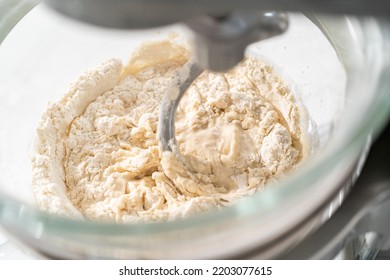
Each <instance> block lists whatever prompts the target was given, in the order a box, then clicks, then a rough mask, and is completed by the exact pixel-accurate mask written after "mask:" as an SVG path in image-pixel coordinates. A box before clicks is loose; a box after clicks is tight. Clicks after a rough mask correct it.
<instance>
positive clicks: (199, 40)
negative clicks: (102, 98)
mask: <svg viewBox="0 0 390 280" xmlns="http://www.w3.org/2000/svg"><path fill="white" fill-rule="evenodd" d="M187 25H188V26H189V27H190V28H191V29H192V30H193V31H194V32H195V39H194V45H195V50H194V52H195V53H194V60H193V61H190V62H188V63H187V64H186V65H184V66H183V68H182V69H181V70H180V72H179V75H178V76H177V77H176V79H175V80H174V81H173V83H172V84H171V86H169V87H168V89H167V90H166V92H165V96H164V98H163V100H162V104H161V107H160V115H159V123H158V135H159V141H160V145H161V149H162V151H173V152H175V154H176V156H177V157H179V158H181V156H180V152H179V149H178V148H177V141H176V137H175V117H176V110H177V107H178V105H179V102H180V100H181V99H182V97H183V95H184V93H185V92H186V91H187V89H188V88H189V87H190V86H191V84H192V83H193V82H194V81H195V80H196V79H197V78H198V76H199V75H200V74H201V73H202V72H203V69H208V70H211V71H220V72H221V71H227V70H229V69H231V68H232V67H234V66H235V65H237V64H238V63H239V62H240V61H241V60H242V59H243V57H244V53H245V48H246V47H247V46H248V45H249V44H251V43H253V42H255V41H259V40H264V39H267V38H270V37H274V36H277V35H280V34H282V33H283V32H284V31H286V29H287V27H288V19H287V15H286V14H285V13H281V12H266V13H264V12H261V13H259V12H245V13H244V12H237V13H233V14H229V15H226V16H218V17H215V16H214V17H213V16H203V17H200V18H196V19H194V20H191V21H188V22H187Z"/></svg>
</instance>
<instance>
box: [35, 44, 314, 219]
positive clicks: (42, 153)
mask: <svg viewBox="0 0 390 280" xmlns="http://www.w3.org/2000/svg"><path fill="white" fill-rule="evenodd" d="M188 56H189V54H188V52H187V51H186V50H185V49H184V48H182V47H180V46H178V45H175V44H172V43H170V42H160V43H154V44H147V45H144V46H143V47H142V48H140V49H139V50H138V52H136V53H135V54H134V56H133V57H132V59H131V60H130V62H129V63H128V65H127V66H126V67H124V69H122V68H123V67H122V65H121V64H120V62H118V61H117V60H110V61H108V62H106V63H104V64H102V65H101V66H100V67H98V68H97V69H95V70H92V71H89V72H87V74H85V75H83V76H81V77H80V78H79V80H78V81H77V82H76V83H75V84H74V86H73V88H72V89H71V90H70V92H69V93H68V94H67V95H66V96H65V97H64V98H63V99H62V100H60V101H59V102H57V103H54V104H52V105H50V106H49V108H48V109H47V111H46V112H45V113H44V114H43V116H42V120H41V122H40V124H39V126H38V144H37V148H36V153H35V155H34V157H33V189H34V193H35V197H36V200H37V203H38V205H39V207H41V208H42V209H45V210H48V211H50V212H52V213H57V214H65V215H69V216H72V217H85V218H87V219H96V220H115V221H117V222H118V223H136V222H149V221H165V220H172V219H176V218H181V217H186V216H188V215H190V214H193V213H197V212H202V211H207V210H210V209H215V208H218V207H221V206H227V205H231V204H233V203H235V202H236V201H237V200H238V199H240V198H242V197H243V196H248V195H250V194H253V193H254V192H255V191H257V190H259V189H261V188H263V187H264V185H265V184H267V183H268V182H270V181H271V180H275V179H277V178H279V177H280V176H281V175H283V174H284V173H286V172H287V171H290V170H291V169H292V168H294V166H296V165H297V164H298V163H299V162H300V161H301V160H302V158H304V157H305V155H306V153H307V150H308V148H309V147H308V144H307V143H306V142H305V137H306V135H305V133H304V132H303V131H304V129H302V128H301V123H302V118H304V117H305V116H303V112H302V111H301V108H300V107H299V106H298V105H296V103H295V100H294V98H293V96H292V94H291V93H290V91H289V89H288V88H287V86H286V85H285V84H284V83H283V82H282V81H281V80H280V79H279V78H278V76H277V75H276V74H275V73H274V72H273V70H272V68H271V67H270V66H267V65H265V64H264V63H262V62H260V61H259V60H257V59H254V58H247V59H246V60H245V61H244V62H243V63H242V64H240V65H239V66H238V67H236V68H235V69H234V70H232V71H231V72H229V73H226V74H212V73H203V74H202V75H201V76H200V77H199V78H198V80H197V81H196V82H195V83H194V85H192V86H191V88H190V89H189V91H188V92H187V93H186V95H185V96H184V98H183V100H182V101H181V103H180V105H179V109H178V112H177V121H176V134H177V140H178V143H179V146H180V149H181V153H182V155H183V156H184V159H185V161H186V162H187V163H188V164H189V166H190V169H187V168H185V167H184V166H183V165H182V163H181V162H180V161H177V160H176V158H175V157H174V156H173V155H172V153H164V154H163V155H161V153H160V150H159V143H158V140H157V135H156V132H157V123H158V111H159V105H160V102H161V99H162V96H163V94H164V89H165V88H167V87H168V85H169V84H170V82H171V81H172V79H173V78H174V77H175V75H177V72H178V70H179V69H180V67H181V66H182V65H183V64H184V63H185V62H186V61H187V60H188ZM189 170H191V171H189Z"/></svg>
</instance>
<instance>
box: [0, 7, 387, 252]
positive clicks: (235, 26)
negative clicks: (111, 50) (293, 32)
mask: <svg viewBox="0 0 390 280" xmlns="http://www.w3.org/2000/svg"><path fill="white" fill-rule="evenodd" d="M283 2H285V3H283ZM46 3H47V4H48V5H49V6H50V7H52V8H54V9H56V10H57V11H60V12H61V13H63V14H65V15H69V16H71V17H73V18H76V19H80V20H82V21H85V22H89V23H92V24H97V25H101V26H104V27H109V28H124V29H133V28H137V29H139V28H149V27H156V26H161V25H166V24H171V23H175V22H183V23H184V24H185V25H186V26H187V27H188V28H189V29H190V30H191V31H192V33H193V48H194V58H193V60H192V61H191V62H189V64H188V65H187V66H186V68H184V70H183V71H182V72H183V73H182V74H181V75H179V77H178V79H177V80H176V81H175V85H176V86H175V87H174V88H177V87H179V88H180V90H179V92H176V94H172V93H171V94H169V93H168V94H167V95H166V97H165V99H164V100H163V105H162V107H161V108H162V109H161V111H160V125H159V129H160V131H159V135H160V142H161V143H162V149H163V150H174V146H173V145H172V144H175V130H174V119H175V110H176V108H177V105H178V103H179V102H180V98H181V97H182V95H183V94H184V93H185V90H186V89H187V88H188V86H189V85H190V84H191V83H192V82H193V81H194V80H195V79H196V77H197V76H198V75H199V74H200V73H201V72H202V71H203V69H208V70H212V71H222V72H223V71H227V70H228V69H230V68H232V67H233V66H234V65H236V64H237V63H238V62H239V61H241V59H242V58H243V57H244V53H245V50H246V48H247V46H248V45H249V44H251V43H254V42H257V41H260V40H265V39H267V38H271V37H274V36H277V35H280V34H282V33H284V32H285V31H286V30H288V28H289V27H288V25H289V20H288V16H287V14H286V13H284V12H275V11H274V10H283V11H289V12H305V13H306V14H305V15H306V16H307V17H308V18H309V19H310V20H311V21H312V22H314V23H315V24H316V25H317V26H318V28H319V29H320V30H321V31H323V32H324V34H325V36H326V35H328V34H329V33H328V31H329V30H331V31H332V32H333V33H332V34H336V33H337V32H335V30H336V31H337V27H335V26H332V25H331V24H330V23H329V22H330V21H327V23H326V24H324V20H323V18H322V17H321V16H317V15H316V14H313V13H331V14H338V15H342V14H354V15H375V16H378V22H379V23H380V24H379V25H378V26H379V28H378V30H380V31H381V32H382V33H381V36H379V37H375V36H374V35H376V33H375V34H374V35H373V37H372V38H373V39H375V40H376V39H378V38H379V39H382V38H384V39H383V41H381V40H378V42H379V43H378V44H379V45H380V47H379V48H380V49H381V50H382V49H386V48H387V47H389V41H386V40H385V39H389V38H390V37H389V24H388V22H387V19H386V18H383V16H386V15H388V14H390V3H388V2H386V1H383V0H376V1H374V2H373V1H371V2H370V3H368V2H367V1H353V0H351V1H343V2H342V3H339V2H337V3H336V1H332V2H329V1H328V2H326V3H324V2H322V1H299V0H296V1H249V0H248V1H239V2H238V1H218V0H214V1H152V0H147V1H145V0H144V1H123V0H115V1H104V0H99V1H93V0H84V1H76V0H72V1H61V0H47V1H46ZM259 9H260V10H261V11H260V12H259ZM267 10H272V11H271V12H268V11H267ZM335 21H337V20H335ZM363 23H364V24H362V30H363V31H365V30H366V29H367V26H368V27H369V26H371V25H370V24H372V22H371V21H370V20H369V19H368V20H367V21H365V19H364V20H363ZM348 24H351V25H353V24H354V22H353V21H347V25H348ZM375 30H376V29H375ZM368 33H370V32H367V34H368ZM354 35H355V37H354V36H352V39H356V38H358V37H359V34H357V35H356V34H354ZM341 39H342V37H341V35H340V37H337V34H336V36H334V37H332V38H329V40H330V41H331V42H334V43H335V48H336V49H337V51H338V53H337V54H338V55H340V54H344V53H343V52H345V49H343V46H342V45H341V46H340V45H338V42H339V41H338V40H341ZM358 39H359V38H358ZM347 51H349V49H347ZM370 51H372V50H370ZM340 57H342V56H341V55H340ZM345 57H347V58H345ZM388 58H389V57H388V56H384V57H383V59H384V62H385V65H384V66H381V72H380V73H379V74H378V73H376V75H377V77H378V80H380V81H385V80H387V79H388V77H389V76H388V74H389V66H388V65H387V64H386V63H387V62H388ZM341 60H342V61H343V62H345V67H346V69H347V70H351V73H354V67H355V66H356V65H358V66H359V63H361V61H359V60H348V55H346V56H343V57H342V58H341ZM183 77H184V78H183ZM351 77H352V78H351ZM351 77H348V78H349V79H350V81H352V82H354V81H356V80H358V78H356V77H355V78H353V75H352V74H351ZM354 79H356V80H354ZM357 85H358V83H357ZM385 85H386V86H387V85H388V82H385ZM351 89H354V87H351ZM381 91H384V90H381ZM385 91H388V89H385ZM387 93H388V92H387ZM384 95H385V94H384ZM384 100H388V99H384ZM378 102H379V101H378ZM386 102H387V101H386ZM386 102H382V103H383V104H386V106H387V107H386V108H387V110H386V109H383V112H382V113H381V114H380V115H381V118H380V121H377V122H375V125H373V127H372V128H370V129H369V133H367V135H365V136H364V137H362V139H361V141H360V142H359V147H358V148H357V150H359V152H358V154H356V155H352V156H351V157H350V158H348V159H347V161H349V163H348V164H346V165H345V167H340V170H341V171H340V172H338V173H337V172H336V173H337V174H336V173H335V174H333V175H334V176H333V175H330V176H329V179H328V178H327V180H329V181H330V182H331V183H330V184H334V185H335V187H334V188H333V190H332V191H330V192H329V194H327V196H325V197H323V199H322V202H321V203H318V204H317V205H316V207H314V208H313V209H314V210H313V209H312V210H311V211H310V212H311V213H310V215H306V216H305V217H304V218H301V219H300V221H299V222H297V223H296V224H294V225H293V226H291V227H290V228H289V229H288V231H284V232H282V231H281V232H280V234H275V238H273V239H272V238H271V239H270V238H269V239H268V241H267V242H260V241H258V243H256V242H254V241H253V240H254V239H253V240H249V239H248V244H249V241H250V242H252V243H251V244H252V245H253V246H252V247H250V246H249V245H248V244H244V243H245V242H242V243H243V244H244V245H243V248H244V249H241V248H240V250H238V249H237V248H238V247H239V242H238V243H237V246H232V247H235V249H237V250H235V251H234V250H233V249H232V250H231V251H229V250H230V248H228V247H227V248H226V250H225V251H224V252H222V253H221V254H216V253H215V254H214V253H210V255H207V254H198V255H196V253H195V252H194V257H195V258H202V257H205V258H208V257H212V258H224V257H227V258H286V259H297V258H298V259H310V258H313V259H318V258H326V259H328V258H333V257H335V255H336V254H337V253H339V252H340V250H341V249H342V248H344V246H345V245H346V244H348V243H349V242H350V241H351V240H355V241H356V238H357V237H358V238H362V239H363V244H365V246H368V247H369V249H370V250H371V249H372V250H373V251H375V252H376V251H378V250H387V249H389V248H390V226H389V224H388V216H389V213H390V188H389V181H388V179H386V178H385V177H386V176H382V175H383V174H385V172H388V167H387V166H386V165H385V164H379V165H376V166H374V167H370V166H372V165H373V164H374V165H375V164H376V163H377V162H376V161H375V160H369V161H368V164H370V165H369V167H368V168H367V169H368V170H369V171H368V172H369V174H368V175H362V176H360V175H361V174H360V173H361V171H362V166H363V163H364V162H365V159H366V156H367V152H368V149H369V147H370V146H371V144H372V141H373V137H376V135H377V134H378V133H379V131H380V130H381V128H382V127H383V125H384V124H385V122H386V120H387V116H388V112H389V110H388V109H389V108H390V105H389V103H388V102H387V103H386ZM384 107H385V106H384ZM367 119H368V120H369V119H370V116H367ZM368 120H367V123H368V124H366V125H365V127H367V125H369V124H370V123H372V122H369V121H368ZM341 136H342V135H340V136H339V137H341ZM344 144H345V143H344ZM351 146H352V145H351ZM382 153H383V152H379V154H382ZM385 154H386V153H383V154H382V156H383V155H385ZM387 154H388V153H387ZM328 165H329V166H332V165H334V166H337V168H338V163H336V162H335V161H333V162H332V161H329V163H328ZM315 167H316V164H315V163H313V169H312V171H313V172H314V171H315ZM329 168H331V167H329ZM374 171H375V172H374ZM363 174H366V173H363ZM377 174H379V175H380V176H379V175H378V176H376V175H377ZM336 177H337V179H334V178H336ZM358 177H359V180H357V178H358ZM368 177H370V178H368ZM297 182H298V180H295V181H293V183H295V184H297ZM351 185H354V187H353V188H351ZM368 186H370V187H368ZM268 198H272V197H271V196H269V197H268ZM264 201H266V200H264ZM272 203H273V202H272V199H269V205H272ZM5 204H6V203H5ZM336 210H337V211H336ZM249 212H250V211H249V210H248V213H249ZM231 213H233V212H230V213H228V212H226V213H225V214H227V215H226V216H224V217H225V218H226V217H227V216H228V215H229V214H231ZM244 214H245V213H244ZM234 215H236V214H234ZM237 217H239V215H238V214H237ZM239 218H240V217H239ZM241 218H242V217H241ZM226 219H228V218H226ZM244 220H245V217H244V218H242V221H244ZM225 221H226V220H225ZM65 222H66V221H65ZM2 224H3V226H4V228H5V229H6V231H8V232H9V233H10V234H11V235H14V236H18V239H19V240H22V242H23V243H24V244H27V245H28V246H29V247H30V248H33V249H34V250H35V251H37V252H39V253H40V254H42V255H44V256H47V257H54V258H58V257H66V258H80V257H88V258H91V256H93V255H95V256H98V257H107V256H109V257H113V256H111V255H109V254H108V255H107V254H105V252H104V249H102V250H100V249H99V250H98V249H96V250H95V248H92V249H91V248H90V247H87V248H86V249H85V251H83V250H79V251H77V250H73V251H72V249H69V252H62V253H60V252H59V250H58V248H55V246H54V247H53V246H51V245H50V244H54V243H55V242H51V241H49V242H40V241H37V240H36V238H34V237H31V236H28V235H26V236H23V237H20V236H21V235H23V234H21V233H20V229H18V228H17V227H14V228H13V227H12V226H10V225H7V222H6V221H2ZM48 224H50V221H49V222H48ZM46 226H47V227H48V228H50V225H46ZM95 226H96V225H93V226H92V227H93V228H94V230H96V231H97V232H98V231H99V229H100V228H99V225H98V226H96V227H95ZM186 226H187V225H186V224H184V225H182V228H185V227H186ZM219 226H220V227H221V228H222V229H221V231H223V230H224V229H223V227H222V226H221V225H219ZM53 227H54V226H53ZM151 227H153V225H152V226H151ZM232 227H237V228H239V226H237V225H234V226H232ZM44 228H45V227H44ZM113 228H114V230H116V229H117V228H116V226H113ZM118 230H122V229H121V228H118ZM190 230H191V229H190ZM218 230H220V229H219V228H218V227H217V226H215V227H213V228H211V229H210V232H215V231H218ZM132 231H133V229H125V230H124V231H123V234H130V233H132ZM168 231H169V230H168V229H167V228H165V229H163V230H162V231H161V232H162V234H163V235H164V234H165V233H166V235H164V236H169V237H167V238H171V239H172V238H173V239H175V234H174V233H170V232H168ZM102 232H103V231H102ZM366 233H370V236H369V238H366V236H365V234H366ZM82 234H83V233H82V231H80V235H82ZM202 234H203V233H202V232H201V231H200V229H199V231H197V230H194V232H193V233H192V235H202ZM229 234H230V235H232V236H233V235H234V234H236V232H231V233H229ZM60 235H61V234H60ZM171 235H172V236H173V237H172V236H171ZM210 236H211V237H210V239H213V236H212V234H210ZM362 236H363V237H362ZM206 237H207V236H206ZM206 237H205V238H206ZM160 238H163V237H156V240H157V241H156V242H158V240H159V239H160ZM164 238H165V237H164ZM179 238H181V237H179ZM54 239H57V241H59V242H58V243H57V244H62V245H59V248H60V249H61V248H62V249H63V248H66V247H68V246H69V248H72V246H73V245H74V243H72V242H71V243H69V244H68V243H67V241H64V240H62V239H61V237H56V238H54ZM54 239H53V240H54ZM81 239H82V238H81ZM85 239H87V238H85ZM214 239H215V238H214ZM226 239H228V238H226ZM48 240H50V238H49V239H48ZM57 241H56V242H57ZM355 241H354V242H355ZM80 242H81V241H80ZM129 242H130V243H131V242H133V241H129ZM153 242H154V241H153ZM210 242H211V241H210ZM45 243H46V244H45ZM232 243H234V241H233V242H232ZM131 244H133V243H131ZM134 244H137V241H135V242H134ZM86 246H87V245H86ZM108 246H109V245H108ZM184 247H185V246H184ZM210 250H211V249H210ZM156 251H158V250H156ZM222 251H223V250H222ZM233 251H234V253H233ZM90 252H93V253H90ZM370 252H371V251H370ZM167 254H168V255H167V257H168V258H170V257H171V258H181V257H186V256H187V257H188V256H189V255H185V254H184V255H181V254H180V253H179V254H176V255H175V254H169V253H167ZM359 254H360V253H359ZM116 256H118V255H116ZM122 256H124V257H129V255H126V254H125V253H124V255H119V257H122ZM140 256H141V257H146V258H154V257H155V258H162V256H164V255H162V254H158V253H157V254H155V255H154V254H153V253H151V254H145V255H142V253H140V254H137V253H134V255H131V254H130V257H135V258H137V257H140ZM114 257H115V255H114ZM353 257H357V256H356V255H355V256H353Z"/></svg>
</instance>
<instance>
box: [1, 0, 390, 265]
mask: <svg viewBox="0 0 390 280" xmlns="http://www.w3.org/2000/svg"><path fill="white" fill-rule="evenodd" d="M35 2H37V1H8V0H6V1H2V2H0V19H1V20H0V41H2V43H1V45H0V195H1V196H0V222H1V225H2V228H3V230H4V231H5V232H7V233H8V234H9V235H10V236H12V237H13V238H14V239H16V240H18V241H20V242H22V243H23V244H25V245H27V246H28V247H29V248H32V249H33V250H34V251H35V252H37V253H38V254H41V255H45V256H49V257H55V258H126V259H129V258H136V259H149V258H155V259H161V258H174V259H182V258H186V259H188V258H197V259H198V258H244V257H245V258H246V257H248V258H277V257H278V256H280V255H281V254H282V253H283V252H285V251H287V250H288V249H289V248H292V247H293V246H294V245H295V244H297V243H299V242H300V241H301V240H302V239H304V238H305V237H306V236H308V235H309V234H310V233H311V232H313V231H314V230H315V229H317V228H318V227H319V226H320V225H321V224H322V223H323V222H325V221H326V220H327V219H329V217H331V215H332V213H333V212H334V211H335V210H336V209H337V208H338V206H339V205H340V204H341V203H342V202H343V199H344V197H345V195H347V194H348V191H349V188H350V186H352V184H353V181H354V179H355V178H356V175H358V173H359V168H360V167H361V165H360V164H358V163H359V162H361V160H363V159H364V156H365V154H366V152H367V149H368V147H369V145H370V141H371V139H372V138H373V137H374V136H375V135H376V134H377V133H378V131H379V130H380V128H381V127H382V126H383V124H384V123H385V122H386V120H387V116H388V112H389V107H390V94H389V92H388V90H389V84H390V79H389V78H388V77H390V75H389V74H390V73H389V54H390V52H389V51H388V50H390V46H389V42H390V41H389V39H390V36H389V29H388V26H386V25H385V24H384V23H382V22H381V21H379V20H377V19H374V18H364V19H363V18H354V17H347V16H338V17H332V16H325V15H309V14H306V15H302V14H291V15H290V27H289V30H288V32H287V33H286V34H283V35H282V36H279V37H277V38H274V39H270V40H267V41H263V42H259V43H255V44H253V45H251V46H250V47H249V48H248V52H249V53H251V54H252V55H256V56H259V57H261V58H263V59H264V60H266V61H267V62H269V63H270V64H272V65H273V66H274V67H275V69H276V71H277V72H278V73H279V74H280V75H281V76H282V77H283V78H284V79H285V80H286V82H287V83H288V84H289V85H290V87H291V88H292V90H293V92H294V93H295V95H296V96H297V98H298V99H299V100H300V101H301V102H302V103H303V104H304V105H305V106H306V108H307V110H308V112H309V114H310V116H311V118H312V120H313V123H314V124H315V126H312V127H311V128H310V129H311V130H312V131H317V132H318V145H317V146H318V147H317V149H316V152H315V153H314V154H313V155H312V156H311V157H310V159H309V160H307V161H306V162H305V164H303V165H302V166H301V167H300V168H299V169H298V170H297V171H296V172H294V173H292V174H290V175H289V176H288V177H287V178H286V179H283V180H281V181H279V182H277V183H274V184H273V185H270V186H269V187H268V188H266V189H265V190H264V191H262V192H259V193H257V194H255V195H253V196H251V197H249V198H246V199H243V200H242V201H240V202H239V203H237V204H236V205H234V206H232V207H229V208H226V209H222V210H221V211H216V212H210V213H204V214H201V215H196V216H193V217H190V218H188V219H184V220H177V221H173V222H166V223H151V224H137V225H119V224H110V223H103V222H91V221H78V220H72V219H67V218H63V217H58V216H54V215H50V214H48V213H46V212H42V211H40V210H38V209H37V208H36V206H35V203H34V199H33V196H32V192H31V182H30V178H31V174H30V173H31V170H30V153H31V149H32V148H33V142H34V136H35V128H36V126H37V123H38V120H39V117H40V116H41V114H42V112H43V111H44V109H45V107H46V106H47V103H48V102H49V101H56V100H58V99H59V98H60V97H61V96H62V94H64V93H65V92H66V90H67V88H68V87H69V84H70V83H71V82H72V81H74V80H75V79H76V78H77V76H78V75H80V74H81V73H82V72H83V71H84V70H86V69H88V68H91V67H96V66H97V65H99V64H100V62H101V61H103V60H105V59H107V58H111V57H117V58H120V59H122V60H123V61H127V59H128V57H129V56H130V54H131V53H132V51H133V50H134V48H135V47H137V46H138V45H139V44H140V43H142V42H144V41H151V40H158V39H159V38H166V37H167V36H168V34H169V33H171V32H172V31H174V32H177V33H179V34H182V35H183V36H187V35H188V30H186V28H185V27H184V26H181V25H172V26H166V27H162V28H157V29H150V30H142V31H140V30H134V31H129V30H108V29H100V28H97V27H93V26H89V25H84V24H81V23H77V22H73V21H71V20H69V19H66V18H63V17H61V16H60V15H58V14H55V13H54V12H52V11H51V10H49V9H48V8H46V7H45V6H43V5H41V4H39V5H37V6H35V4H36V3H35ZM30 10H31V11H30ZM19 20H20V21H19ZM16 23H17V24H16Z"/></svg>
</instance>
